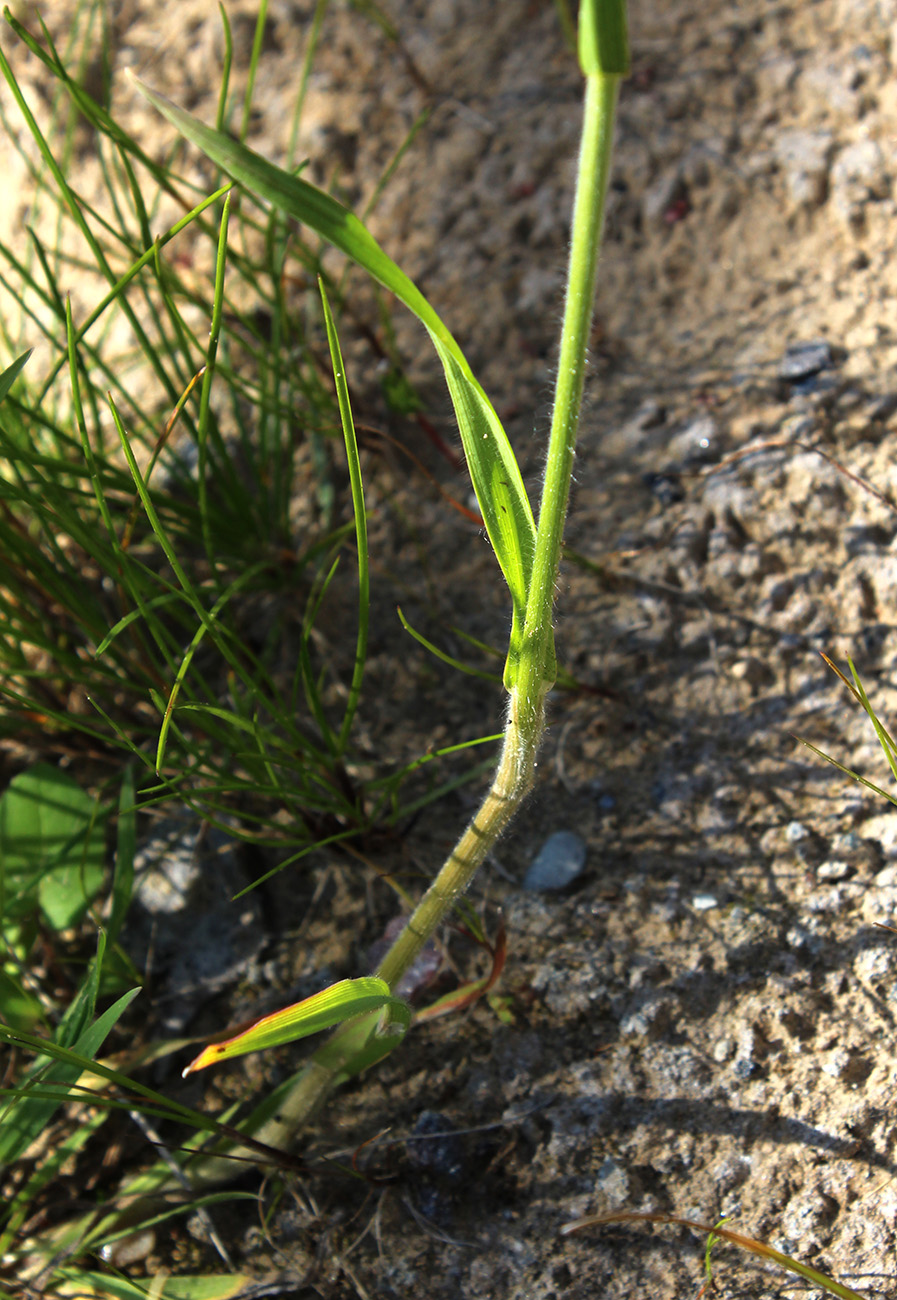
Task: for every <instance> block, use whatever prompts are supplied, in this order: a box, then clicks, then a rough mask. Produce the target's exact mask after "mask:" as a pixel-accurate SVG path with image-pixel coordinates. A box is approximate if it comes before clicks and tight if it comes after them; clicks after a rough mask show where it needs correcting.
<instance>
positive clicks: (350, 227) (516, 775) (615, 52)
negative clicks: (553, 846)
mask: <svg viewBox="0 0 897 1300" xmlns="http://www.w3.org/2000/svg"><path fill="white" fill-rule="evenodd" d="M579 59H580V65H581V68H582V72H583V75H584V78H585V101H584V116H583V128H582V140H581V146H580V154H579V166H578V173H577V182H576V195H575V203H574V212H573V221H572V233H571V245H570V263H569V271H568V282H567V295H566V304H565V310H564V317H563V328H562V334H561V341H560V353H559V359H558V379H557V388H556V394H555V402H554V410H553V417H552V423H551V431H550V437H549V446H548V455H547V460H546V469H545V476H544V481H543V487H542V496H541V501H540V504H539V510H538V523H536V521H535V519H534V517H533V512H532V510H531V507H530V503H529V501H528V499H527V495H526V491H525V489H524V486H523V480H522V477H521V474H520V470H519V468H518V465H517V461H516V459H515V457H514V454H513V451H512V449H511V446H510V444H509V442H508V439H507V436H506V434H505V432H504V430H503V428H502V426H501V423H500V421H499V419H498V416H497V415H496V413H495V411H494V409H493V407H492V405H491V403H490V401H489V399H488V397H487V396H486V394H485V393H484V391H483V389H482V388H481V387H480V385H479V383H478V382H477V380H476V378H475V377H474V375H473V373H472V371H471V369H470V366H469V364H468V362H467V360H466V358H465V356H464V354H463V352H462V351H461V349H460V347H459V346H458V344H457V342H456V341H455V339H454V338H453V336H452V335H451V333H450V332H449V331H448V329H447V328H446V326H445V325H444V324H443V322H442V320H441V319H440V317H439V316H438V315H437V313H436V312H435V311H434V310H433V308H432V307H431V305H430V304H429V302H428V301H427V300H426V298H424V296H423V295H422V294H421V292H420V291H419V290H418V289H417V287H416V286H415V285H414V284H413V282H412V281H411V280H410V279H409V278H408V277H407V276H406V275H405V274H404V272H402V271H401V270H400V269H399V267H398V266H397V265H396V264H395V263H394V262H393V261H392V260H391V259H390V258H389V257H388V256H387V255H386V254H385V253H384V252H383V250H382V249H381V248H380V246H379V245H378V244H377V242H376V241H375V240H374V239H373V237H372V236H371V235H370V234H369V233H368V231H367V230H366V229H365V227H364V226H363V225H362V223H361V222H360V221H359V220H358V219H357V218H356V217H355V216H354V215H353V214H352V213H351V212H349V211H348V210H347V209H346V208H344V207H343V206H342V205H341V204H339V203H338V202H337V201H336V200H334V199H333V198H331V197H330V196H329V195H327V194H325V193H323V192H322V191H320V190H318V189H315V188H314V187H313V186H311V185H309V184H308V183H306V182H305V181H303V180H301V179H300V178H298V177H296V176H294V175H292V174H290V173H288V172H286V171H283V170H281V169H280V168H278V167H275V166H274V165H273V164H271V163H269V162H267V161H265V160H264V159H263V158H261V157H259V156H258V155H257V154H254V153H253V152H251V151H250V150H249V149H247V148H245V147H244V146H243V145H241V144H238V143H236V142H235V141H234V140H232V139H231V138H230V137H228V136H227V135H225V134H223V133H222V132H220V131H216V130H213V129H212V128H209V127H206V126H204V125H203V124H202V123H200V122H198V121H197V120H196V119H195V118H193V117H191V116H190V115H189V114H187V113H186V112H184V111H183V110H181V109H179V108H178V107H176V106H175V105H174V104H172V103H170V102H169V101H167V100H165V99H163V98H162V97H160V96H159V95H156V94H155V93H153V92H152V91H151V90H149V89H147V88H146V87H143V86H141V90H142V91H143V93H144V94H145V95H146V96H147V98H148V99H149V100H150V102H151V103H152V104H154V105H155V106H156V107H157V108H158V109H159V111H160V112H161V113H162V114H164V116H165V117H166V118H168V120H169V121H170V122H171V123H172V124H173V125H174V126H175V127H176V128H177V129H178V130H179V131H180V132H181V133H182V134H183V135H184V136H185V137H187V139H189V140H190V141H192V142H193V143H194V144H195V145H197V146H198V147H199V148H200V149H202V150H203V152H204V153H206V154H207V156H208V157H209V158H210V159H211V160H212V161H213V162H215V163H216V164H217V165H218V166H219V167H220V168H221V169H222V171H223V172H224V173H226V175H227V176H229V177H230V178H231V179H232V180H233V181H235V182H236V183H238V184H239V185H241V186H243V187H245V188H246V189H248V190H250V191H251V192H252V193H253V194H254V195H255V196H256V197H259V198H262V199H264V200H266V201H268V202H269V203H270V204H272V205H273V206H274V207H276V208H277V209H279V210H281V211H282V212H284V213H285V214H288V215H289V216H291V217H293V218H295V219H297V220H299V221H301V222H303V223H305V224H306V225H308V226H310V227H311V228H312V229H313V230H315V231H316V232H317V233H318V234H319V235H320V236H322V237H323V238H324V239H325V240H327V241H329V242H330V243H331V244H333V245H334V246H335V247H336V248H338V249H340V250H341V251H342V252H344V253H345V254H346V255H347V256H348V257H349V258H351V259H352V260H353V261H355V262H356V263H357V264H358V265H359V266H361V267H362V268H363V269H365V270H367V271H368V272H369V274H370V275H372V276H373V277H374V278H375V279H376V280H378V281H379V282H380V283H381V284H382V285H383V286H385V288H387V289H388V290H390V291H391V292H392V293H394V294H395V296H396V297H397V298H399V299H400V301H401V302H403V303H404V304H405V306H407V307H408V308H409V309H410V310H411V311H412V312H413V313H414V314H415V315H416V316H417V317H418V318H419V320H420V321H421V322H422V323H423V324H424V326H425V327H426V329H427V332H428V333H429V336H430V339H431V341H432V343H433V345H434V347H435V349H436V351H437V353H438V355H439V359H440V361H441V362H442V365H443V368H444V371H445V377H446V381H447V384H448V388H449V393H450V395H451V399H452V403H453V405H454V408H455V413H456V416H457V419H458V424H459V428H460V432H461V438H462V442H463V446H464V452H465V456H466V459H467V465H468V468H469V472H470V475H471V479H472V482H473V487H474V490H475V492H476V496H477V500H478V502H479V506H480V510H481V512H482V516H483V520H484V522H485V526H486V530H487V533H488V536H489V540H490V542H491V543H492V546H493V549H494V551H495V554H496V557H497V559H498V563H499V565H500V566H501V570H502V573H503V574H504V577H505V580H506V582H507V584H508V587H509V590H510V594H511V603H512V624H511V634H510V642H509V649H508V656H507V660H506V664H505V670H504V685H505V688H506V689H507V692H508V706H507V722H506V726H505V732H504V743H503V747H502V751H501V757H500V760H499V763H498V767H497V770H496V773H495V776H494V779H493V782H492V785H491V788H490V790H489V792H488V794H487V795H486V797H485V799H484V800H483V802H482V804H481V806H480V808H479V810H478V811H477V813H476V815H475V816H474V818H473V820H472V821H471V823H470V825H469V826H468V828H467V830H466V831H465V832H464V834H463V835H462V836H461V838H460V840H459V841H458V844H457V846H456V847H455V849H454V850H453V852H452V853H451V855H450V856H449V858H448V860H447V861H446V862H445V864H444V865H443V867H442V868H441V870H440V871H439V873H438V874H437V876H436V878H435V880H434V881H433V883H432V884H431V886H430V887H429V889H428V890H427V891H426V893H425V894H424V896H423V898H422V899H421V901H420V903H419V904H418V906H417V907H416V909H415V910H414V912H413V914H412V915H411V917H410V918H409V920H408V922H407V924H406V925H405V927H404V929H403V931H402V933H401V934H400V936H399V937H398V939H397V940H396V941H395V943H394V944H393V946H392V948H391V949H390V950H389V952H388V953H387V955H386V957H385V958H384V959H383V961H382V963H381V965H380V967H379V969H378V971H377V972H376V974H375V975H374V976H372V977H369V978H365V979H360V980H344V981H342V982H341V983H339V984H337V985H334V986H333V987H332V988H330V989H327V990H325V991H324V992H323V993H321V994H317V995H315V997H313V998H310V999H308V1000H307V1001H306V1002H304V1003H300V1004H298V1005H296V1006H294V1007H289V1008H287V1009H286V1010H284V1011H282V1012H278V1013H276V1014H275V1015H273V1016H267V1017H265V1019H264V1020H262V1021H259V1022H257V1023H256V1024H255V1025H254V1026H252V1027H251V1028H250V1029H249V1030H247V1031H245V1032H244V1033H241V1034H240V1035H238V1036H236V1037H234V1038H232V1039H230V1040H228V1041H226V1042H222V1043H218V1044H215V1045H214V1046H212V1047H210V1048H208V1049H206V1051H204V1052H203V1053H202V1054H201V1056H200V1057H198V1058H197V1059H196V1060H195V1061H194V1062H193V1063H192V1064H191V1065H190V1066H189V1067H188V1070H194V1069H201V1068H204V1067H205V1066H206V1065H209V1064H211V1063H213V1062H214V1061H216V1060H222V1059H226V1058H227V1057H231V1056H237V1055H240V1054H242V1053H245V1052H249V1051H255V1050H258V1049H259V1048H263V1047H266V1046H271V1045H274V1044H275V1043H283V1042H287V1041H291V1040H293V1039H296V1038H300V1037H303V1036H305V1035H306V1034H309V1033H312V1032H315V1031H316V1030H318V1029H321V1028H326V1027H328V1026H332V1025H338V1026H339V1028H337V1030H336V1032H335V1034H334V1035H333V1036H332V1037H331V1038H330V1039H329V1040H328V1041H327V1042H326V1043H325V1044H324V1046H323V1047H321V1048H320V1049H319V1050H318V1051H317V1052H316V1053H315V1054H314V1055H313V1056H312V1058H311V1060H310V1062H309V1063H308V1064H307V1065H306V1066H305V1067H304V1069H303V1070H302V1071H301V1072H300V1073H299V1074H298V1075H297V1076H296V1077H295V1078H294V1079H293V1080H291V1081H290V1082H289V1083H288V1084H286V1085H284V1086H282V1087H281V1089H280V1090H279V1091H278V1094H277V1096H276V1098H269V1099H268V1100H267V1101H266V1103H265V1104H264V1105H263V1106H262V1107H261V1108H260V1109H259V1111H257V1112H256V1114H255V1116H253V1117H251V1118H250V1120H249V1121H248V1123H247V1125H246V1126H245V1130H244V1131H245V1132H246V1133H247V1134H251V1135H252V1136H253V1137H254V1138H256V1139H258V1140H261V1141H263V1142H265V1143H267V1144H270V1145H272V1146H277V1147H286V1146H289V1145H290V1143H291V1142H292V1140H293V1138H294V1137H295V1134H296V1133H297V1132H298V1131H299V1130H300V1129H301V1128H302V1126H303V1125H304V1124H305V1122H306V1121H307V1120H308V1119H309V1117H310V1116H311V1115H312V1114H313V1113H314V1111H315V1109H316V1108H317V1107H318V1105H319V1104H320V1103H321V1102H322V1101H323V1100H324V1098H325V1097H326V1096H327V1095H328V1093H329V1092H331V1091H332V1090H333V1089H334V1088H335V1087H337V1086H338V1085H339V1084H340V1083H342V1082H344V1081H345V1080H346V1079H349V1078H351V1077H352V1076H353V1075H356V1074H358V1073H359V1072H360V1071H361V1070H364V1069H365V1068H367V1067H368V1066H369V1065H371V1064H372V1063H373V1062H374V1061H376V1060H378V1059H380V1058H381V1057H382V1056H384V1055H385V1054H386V1053H387V1052H388V1051H390V1050H391V1049H392V1048H393V1047H394V1046H395V1045H396V1043H397V1042H398V1041H399V1040H400V1039H401V1038H402V1037H403V1035H404V1033H405V1032H406V1030H407V1028H408V1025H409V1023H410V1019H411V1013H410V1010H409V1008H408V1007H407V1006H405V1004H403V1003H402V1002H400V1001H399V1000H398V999H396V998H395V997H394V996H393V995H392V992H391V990H392V989H393V988H395V986H396V985H397V983H398V981H399V980H400V979H401V977H402V975H403V974H404V973H405V972H406V971H407V970H408V968H409V967H410V965H411V963H412V962H413V961H414V959H415V957H416V956H417V955H418V953H419V952H420V950H421V948H422V947H423V945H424V943H425V942H426V941H427V939H428V938H429V937H430V936H431V935H432V934H433V933H434V931H435V930H436V928H437V927H438V926H439V925H440V923H441V922H442V921H443V920H444V919H445V918H446V917H447V915H448V914H449V912H450V911H451V909H452V907H453V905H454V904H455V903H456V901H457V900H458V899H459V898H460V896H461V895H462V894H463V892H464V891H465V889H466V888H467V887H468V885H469V884H470V882H471V880H472V879H473V877H474V875H475V874H476V872H477V870H478V868H479V867H480V866H481V864H482V863H483V861H484V859H485V858H486V856H487V854H488V853H489V852H490V850H491V849H492V847H493V846H494V844H495V842H496V840H497V839H498V837H499V836H500V835H501V834H502V832H503V831H504V830H505V828H506V827H507V825H508V823H509V822H510V821H511V819H512V818H513V817H514V815H515V813H516V812H517V810H518V809H519V807H520V805H521V803H522V802H523V800H524V799H525V797H526V795H527V793H528V792H529V790H530V788H531V786H532V782H533V772H534V767H535V762H536V755H537V753H538V749H539V744H540V740H541V737H542V732H543V726H544V715H545V699H546V696H547V693H548V691H549V690H550V688H551V686H552V685H553V683H554V679H555V671H556V670H555V656H554V634H553V624H552V616H553V604H554V593H555V586H556V580H557V574H558V565H559V558H560V550H561V541H562V535H563V529H564V520H565V516H566V510H567V501H568V496H569V488H570V480H571V474H572V467H573V457H574V451H575V443H576V434H577V428H578V423H579V414H580V406H581V400H582V392H583V381H584V374H585V364H586V348H587V342H588V336H589V329H590V325H591V319H592V310H593V303H594V294H595V278H596V264H597V255H598V248H599V244H600V238H601V229H602V222H603V212H604V201H605V194H606V187H607V180H608V173H609V166H610V158H611V148H612V136H613V125H614V116H615V108H616V100H617V92H618V87H619V82H620V79H621V78H622V77H623V76H625V75H626V73H627V71H628V48H627V33H626V17H625V3H624V0H584V3H583V4H582V5H581V8H580V18H579ZM322 299H323V306H324V313H325V320H326V324H327V333H328V340H329V343H330V351H331V358H332V363H333V370H334V375H335V377H336V386H337V394H338V397H339V402H340V413H341V418H342V424H343V431H344V436H345V440H346V447H347V452H348V457H349V464H350V470H351V472H352V474H353V478H354V476H355V475H356V473H357V454H356V451H355V435H354V429H353V425H352V415H351V410H350V406H349V399H348V389H347V386H346V381H345V374H344V370H343V363H342V359H341V355H340V350H339V343H338V340H337V337H336V331H335V328H334V324H333V320H332V317H331V314H330V310H329V306H328V302H327V297H326V293H325V292H324V287H323V285H322ZM354 492H355V503H356V511H357V513H358V514H359V516H360V517H361V518H363V511H364V506H363V497H362V491H361V484H360V479H359V480H358V481H357V482H356V484H355V488H354ZM219 1167H220V1166H219V1162H218V1161H217V1160H216V1159H215V1158H213V1157H210V1158H209V1159H208V1160H207V1161H206V1162H205V1166H204V1172H205V1175H206V1176H207V1177H213V1176H215V1174H216V1171H217V1169H218V1168H219Z"/></svg>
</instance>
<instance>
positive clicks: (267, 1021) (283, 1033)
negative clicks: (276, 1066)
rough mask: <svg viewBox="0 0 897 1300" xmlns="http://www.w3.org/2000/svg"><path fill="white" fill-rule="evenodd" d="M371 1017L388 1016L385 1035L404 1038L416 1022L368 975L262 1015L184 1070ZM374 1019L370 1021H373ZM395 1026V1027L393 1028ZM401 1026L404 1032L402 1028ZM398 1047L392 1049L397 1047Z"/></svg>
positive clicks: (404, 1006) (385, 987)
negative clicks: (411, 1021)
mask: <svg viewBox="0 0 897 1300" xmlns="http://www.w3.org/2000/svg"><path fill="white" fill-rule="evenodd" d="M365 1012H376V1013H377V1014H376V1016H375V1017H374V1018H373V1019H374V1021H376V1023H377V1024H378V1025H379V1023H380V1021H381V1020H382V1019H383V1016H384V1014H385V1015H386V1017H387V1025H388V1028H387V1027H386V1026H384V1032H385V1034H386V1036H387V1037H389V1038H392V1039H395V1038H397V1037H400V1036H401V1034H403V1033H404V1030H405V1029H407V1027H408V1024H409V1023H410V1020H411V1011H410V1008H409V1007H408V1006H407V1004H406V1003H404V1002H402V1001H401V999H399V998H395V997H393V995H392V993H391V992H390V989H389V985H388V984H387V983H386V982H385V981H384V980H381V979H377V978H376V976H373V975H370V976H364V977H362V978H361V979H354V980H340V981H339V983H337V984H331V986H330V987H329V988H326V989H322V990H321V992H320V993H315V994H313V995H312V997H310V998H303V1000H302V1001H301V1002H294V1003H293V1004H292V1005H291V1006H289V1007H284V1008H283V1009H282V1010H280V1011H273V1012H272V1013H271V1014H270V1015H268V1016H262V1018H261V1019H260V1020H256V1021H255V1022H254V1023H253V1024H252V1025H250V1026H249V1028H248V1029H244V1030H243V1031H242V1032H241V1033H239V1034H235V1035H234V1036H233V1037H232V1038H227V1039H225V1040H224V1041H223V1042H220V1043H210V1044H209V1046H208V1047H206V1048H204V1049H203V1051H201V1052H200V1054H199V1056H197V1057H196V1059H195V1060H193V1061H191V1062H190V1064H189V1065H188V1066H187V1067H186V1069H185V1070H184V1074H185V1075H187V1074H192V1073H194V1072H195V1071H196V1070H205V1069H206V1068H207V1067H208V1066H210V1065H217V1063H218V1062H219V1061H227V1060H230V1059H231V1058H232V1057H234V1056H244V1055H245V1054H246V1053H247V1052H258V1051H261V1050H262V1049H263V1048H266V1047H280V1046H281V1045H282V1044H283V1043H292V1042H295V1041H296V1040H297V1039H299V1038H307V1037H308V1036H309V1034H316V1033H317V1032H318V1031H319V1030H321V1029H330V1028H331V1027H332V1026H333V1025H339V1024H342V1023H343V1021H346V1020H354V1019H355V1018H356V1017H357V1016H361V1015H364V1013H365ZM367 1018H368V1017H366V1019H367ZM393 1021H394V1024H395V1026H396V1027H395V1028H393ZM399 1027H401V1028H399ZM391 1045H392V1044H391Z"/></svg>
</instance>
